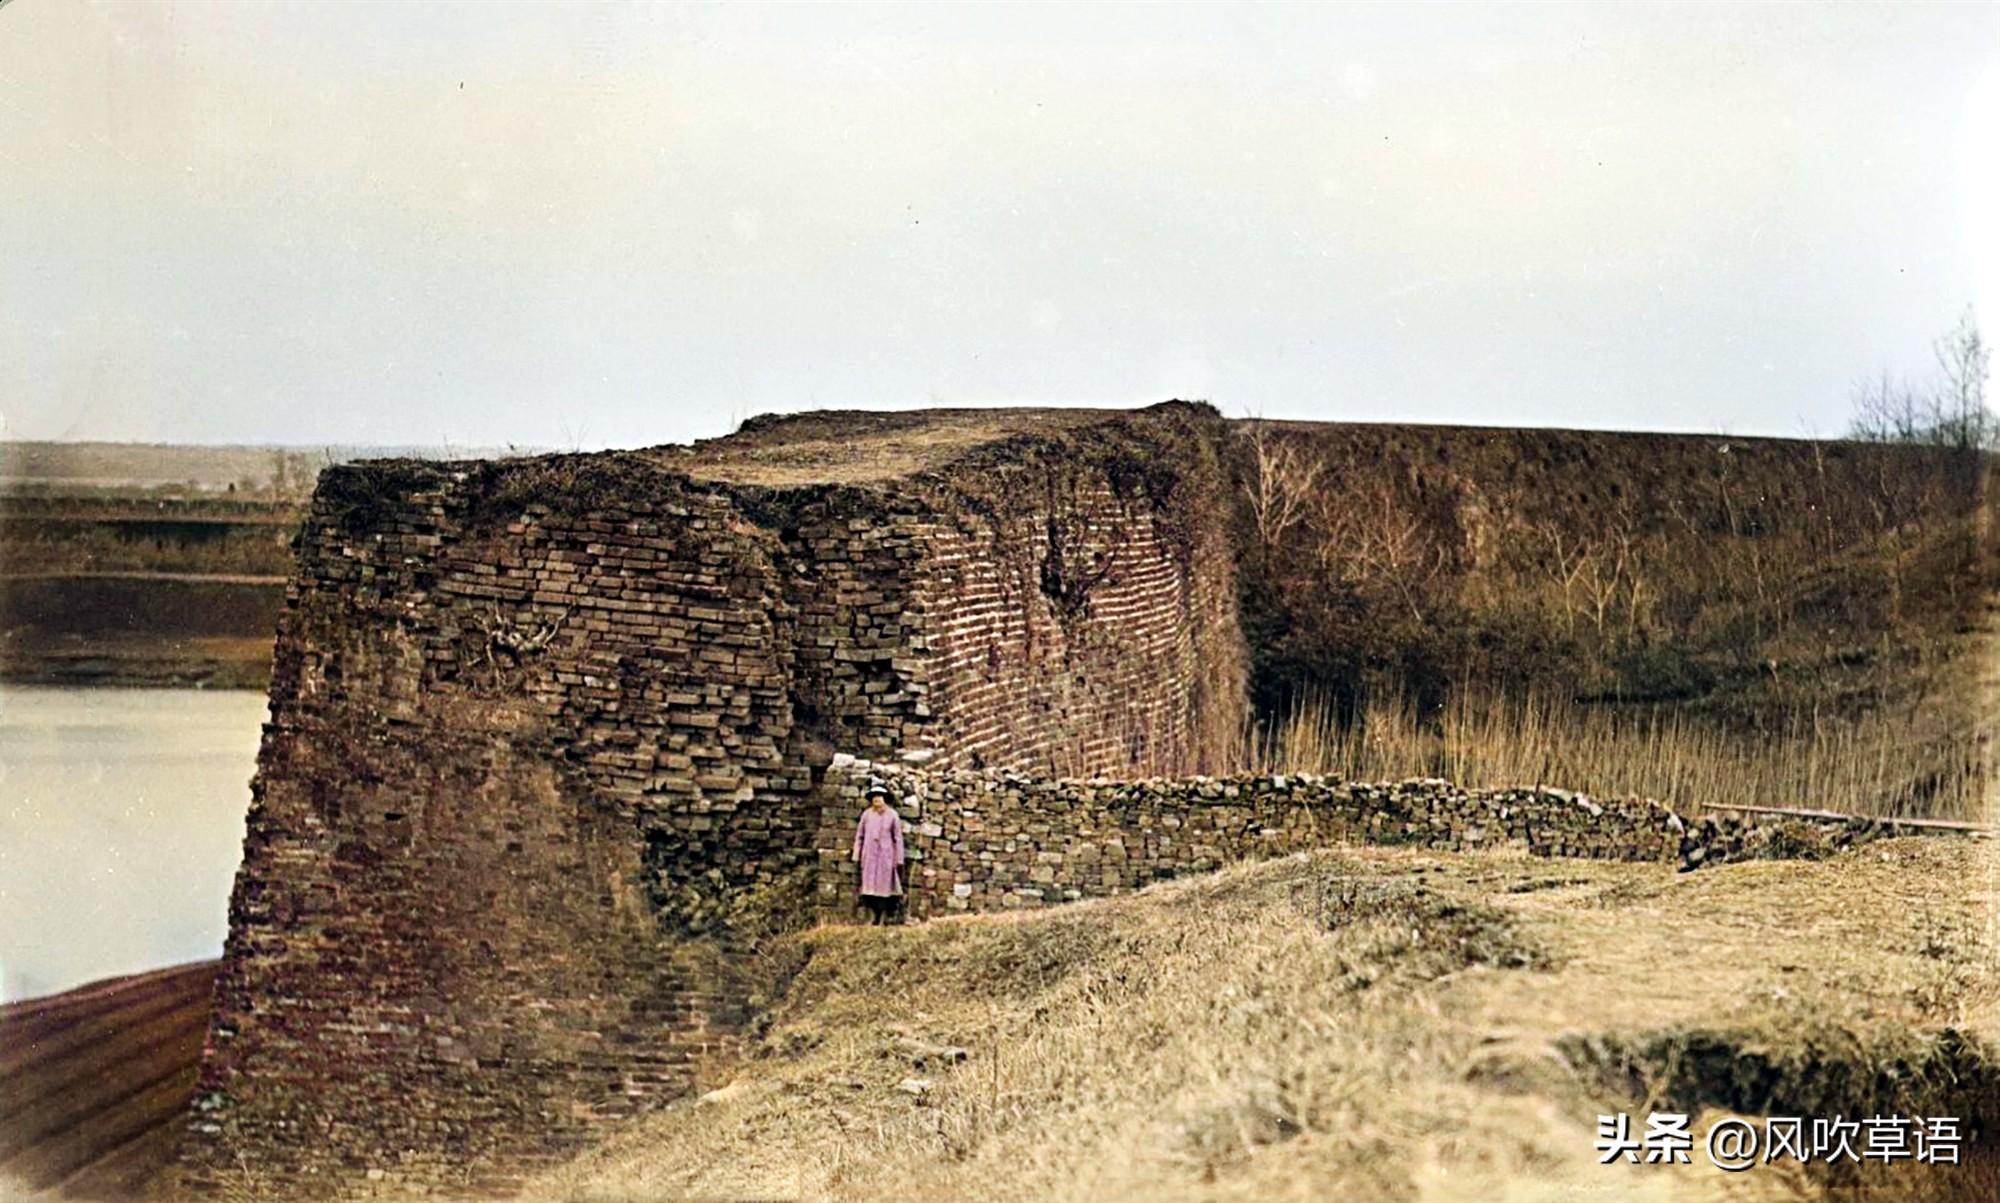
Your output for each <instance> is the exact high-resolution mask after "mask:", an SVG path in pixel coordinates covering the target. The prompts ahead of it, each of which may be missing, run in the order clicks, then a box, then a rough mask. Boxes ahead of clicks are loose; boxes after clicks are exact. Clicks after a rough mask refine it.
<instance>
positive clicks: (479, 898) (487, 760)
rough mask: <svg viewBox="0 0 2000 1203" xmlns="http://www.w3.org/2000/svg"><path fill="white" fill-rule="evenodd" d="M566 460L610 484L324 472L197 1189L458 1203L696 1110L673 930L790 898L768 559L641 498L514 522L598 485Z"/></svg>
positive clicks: (792, 785)
mask: <svg viewBox="0 0 2000 1203" xmlns="http://www.w3.org/2000/svg"><path fill="white" fill-rule="evenodd" d="M572 468H575V469H576V470H577V471H579V472H581V473H583V474H584V475H585V476H587V475H588V473H589V472H591V471H595V470H597V469H596V468H594V467H592V466H589V465H563V464H556V465H540V466H533V467H527V468H523V469H519V470H513V471H509V472H507V473H504V474H500V475H497V476H496V475H492V474H483V473H482V472H481V471H480V470H470V471H468V470H455V469H440V468H417V467H399V468H396V469H393V470H391V469H379V468H377V469H357V470H345V469H341V470H335V471H334V472H332V473H329V475H328V478H327V480H328V484H327V487H324V488H323V489H322V492H321V495H320V497H319V499H318V500H317V502H316V503H315V508H314V512H313V518H312V521H311V522H310V523H309V524H308V526H307V528H306V532H305V534H304V535H303V536H302V540H301V545H300V548H299V572H298V576H297V580H296V582H295V583H294V585H293V587H292V595H291V598H290V600H289V604H288V608H287V611H286V613H285V615H284V618H283V620H282V627H281V631H280V638H279V646H278V654H277V658H276V671H275V679H274V685H273V689H272V711H271V721H270V724H269V726H268V727H267V730H266V736H265V742H264V747H263V750H262V753H261V755H260V759H259V771H258V777H257V782H256V786H255V789H254V796H255V801H254V804H253V807H252V812H251V816H250V820H249V830H248V838H247V840H246V845H245V858H244V868H243V870H242V872H241V874H240V875H239V879H238V883H237V889H236V892H235V896H234V899H233V901H232V907H231V925H230V937H229V942H228V946H227V949H226V952H225V958H224V969H223V972H222V977H221V980H220V982H219V984H218V987H217V994H216V1003H215V1011H214V1016H213V1019H212V1023H211V1039H210V1052H209V1054H208V1056H207V1057H206V1058H205V1064H204V1070H203V1081H202V1094H201V1096H200V1098H199V1100H198V1103H197V1116H196V1132H195V1139H194V1140H193V1141H192V1142H191V1144H190V1147H189V1150H188V1154H189V1156H188V1160H189V1162H190V1163H191V1165H192V1166H193V1167H194V1173H195V1175H196V1178H197V1180H200V1179H202V1178H203V1176H204V1175H206V1176H207V1177H209V1178H210V1179H213V1178H214V1177H216V1176H218V1175H227V1174H230V1173H233V1172H235V1171H236V1170H237V1167H238V1165H239V1163H247V1164H248V1165H250V1166H252V1167H254V1169H255V1171H256V1172H257V1173H258V1174H262V1175H269V1176H271V1177H273V1178H275V1179H276V1180H278V1181H288V1182H293V1183H297V1184H301V1185H303V1184H310V1183H319V1184H324V1185H325V1187H327V1188H331V1186H332V1185H333V1183H334V1181H335V1180H337V1179H358V1180H360V1181H362V1182H374V1183H379V1184H380V1185H381V1188H382V1189H384V1190H387V1191H389V1192H391V1193H407V1192H408V1191H410V1190H411V1189H414V1188H415V1187H416V1186H417V1185H423V1184H431V1185H437V1186H441V1187H445V1188H450V1187H454V1186H457V1187H465V1186H470V1185H475V1184H476V1176H478V1175H481V1174H487V1173H492V1172H497V1171H496V1168H495V1167H496V1166H497V1165H498V1164H499V1163H500V1162H502V1161H504V1162H506V1163H507V1164H508V1165H512V1166H517V1167H518V1166H519V1165H521V1164H525V1163H530V1162H532V1161H533V1160H535V1159H536V1158H542V1157H554V1156H560V1155H561V1154H563V1153H565V1152H567V1151H568V1150H571V1149H573V1148H575V1147H576V1146H577V1145H578V1143H579V1142H581V1141H582V1140H584V1139H585V1138H586V1137H587V1136H588V1134H589V1133H590V1132H591V1131H592V1130H593V1129H594V1127H595V1126H596V1125H597V1124H599V1123H601V1122H603V1121H605V1120H607V1119H610V1118H613V1117H617V1116H620V1115H624V1114H627V1113H629V1112H631V1111H632V1110H634V1109H636V1108H638V1107H641V1106H643V1105H645V1103H646V1102H647V1101H648V1100H649V1099H651V1098H654V1097H658V1096H660V1095H662V1094H668V1095H671V1094H673V1093H675V1092H677V1091H679V1090H681V1089H683V1088H684V1087H685V1085H686V1062H687V1061H688V1059H689V1057H690V1056H692V1055H694V1054H697V1053H699V1052H700V1051H702V1048H703V1046H704V1044H705V1043H706V1042H707V1039H708V1034H707V1032H706V1030H705V1029H706V1028H707V1026H708V1020H709V1018H710V1017H709V1016H705V1015H701V1014H696V1013H694V1011H693V1010H692V1009H691V1008H692V1007H693V1000H695V999H697V998H699V997H700V995H701V993H702V992H701V988H700V987H701V983H700V982H698V981H697V980H695V979H694V978H693V977H691V976H690V975H691V970H690V968H689V964H688V962H687V961H686V960H685V959H684V958H681V957H679V956H677V955H676V949H675V947H674V946H673V945H672V944H671V943H668V942H666V941H665V940H664V939H663V935H664V933H667V932H681V931H709V930H718V929H719V928H720V927H721V926H722V921H723V920H724V919H726V918H728V916H726V915H723V914H722V913H721V912H722V908H723V906H724V904H725V903H727V904H729V905H730V906H732V907H733V908H734V909H735V910H738V911H740V910H741V909H742V908H743V907H744V906H745V905H749V904H753V903H755V902H756V900H757V899H758V897H759V894H760V891H765V890H768V889H770V888H775V887H777V886H779V885H781V884H782V881H783V874H784V870H785V869H786V868H787V867H788V866H796V865H797V864H799V863H800V862H799V843H800V838H801V834H802V833H803V832H805V831H806V830H808V827H807V826H806V822H805V814H806V812H805V811H804V810H803V800H804V799H805V797H806V796H807V793H808V791H809V790H810V786H811V778H810V774H809V773H807V772H806V771H805V770H804V769H803V768H801V767H798V766H793V765H788V764H787V763H786V762H785V759H784V756H783V747H784V744H785V741H786V738H787V736H788V734H789V724H790V701H789V697H788V693H787V688H788V676H787V670H788V667H789V661H788V652H787V647H786V645H785V644H784V643H782V642H781V641H779V640H778V639H776V638H775V637H774V632H775V629H776V625H777V622H779V621H781V620H782V617H783V615H784V607H783V604H782V601H781V599H780V598H779V596H778V590H777V589H776V587H775V579H774V575H773V570H772V556H771V552H772V551H773V549H774V545H775V540H774V538H773V537H772V536H771V535H770V534H769V532H766V531H763V530H761V529H759V528H756V527H754V526H750V525H748V524H745V523H743V522H742V521H740V519H739V518H738V517H737V516H736V515H735V514H734V513H733V512H732V511H731V510H730V509H729V508H728V507H727V505H726V504H724V503H723V502H722V501H721V500H720V499H718V498H715V497H713V496H709V495H705V494H704V493H703V492H702V491H700V490H696V489H693V488H690V487H688V486H687V485H686V484H685V483H684V482H678V481H674V480H671V479H668V478H663V477H658V476H654V475H647V474H639V473H631V474H627V475H626V476H625V477H624V478H622V479H621V481H620V482H619V483H621V484H622V485H624V486H626V489H625V490H624V491H625V493H626V494H627V495H625V496H622V497H621V499H620V500H619V502H618V503H617V505H616V507H615V508H613V507H608V506H607V507H605V508H592V509H591V510H589V511H588V512H575V511H565V510H559V509H554V508H551V507H550V506H549V505H547V504H545V503H542V502H539V501H534V500H530V498H532V497H534V496H536V495H538V494H539V493H540V492H541V490H542V489H543V488H545V487H546V486H547V485H549V484H550V483H552V482H553V481H555V480H557V479H559V478H560V479H563V480H567V481H568V482H569V483H570V484H571V485H572V486H574V487H586V486H587V485H588V483H589V482H588V481H587V480H585V479H576V478H572V477H571V476H570V475H569V473H570V470H571V469H572ZM510 498H511V499H512V500H510ZM468 1174H470V1175H474V1176H475V1180H473V1181H468V1180H467V1179H466V1178H465V1177H464V1175H468ZM299 1188H300V1187H299V1186H294V1187H292V1188H290V1189H299Z"/></svg>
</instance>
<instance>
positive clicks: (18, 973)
mask: <svg viewBox="0 0 2000 1203" xmlns="http://www.w3.org/2000/svg"><path fill="white" fill-rule="evenodd" d="M264 717H265V707H264V695H263V694H262V693H259V692H254V691H247V690H196V689H70V688H61V687H45V686H20V685H0V1001H12V1000H15V999H20V998H32V997H35V996H36V995H41V994H48V993H52V992H54V991H57V990H66V989H68V988H70V987H71V986H77V985H81V984H83V983H84V982H89V981H94V980H96V979H98V978H104V977H113V976H116V975H118V974H122V973H135V972H138V971H140V970H145V969H156V968H160V967H162V966H166V965H177V964H181V963H182V962H185V961H194V960H202V959H204V958H208V957H214V956H218V955H220V954H221V952H222V939H223V935H224V933H225V932H226V931H227V930H228V921H229V888H230V884H231V882H232V881H233V879H234V877H235V874H236V865H237V861H238V860H239V859H240V857H241V856H242V852H243V816H244V812H245V811H246V810H247V809H248V807H249V803H250V776H251V773H252V771H253V770H254V768H255V765H256V760H257V743H258V739H259V737H260V735H261V733H262V725H263V722H264Z"/></svg>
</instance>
